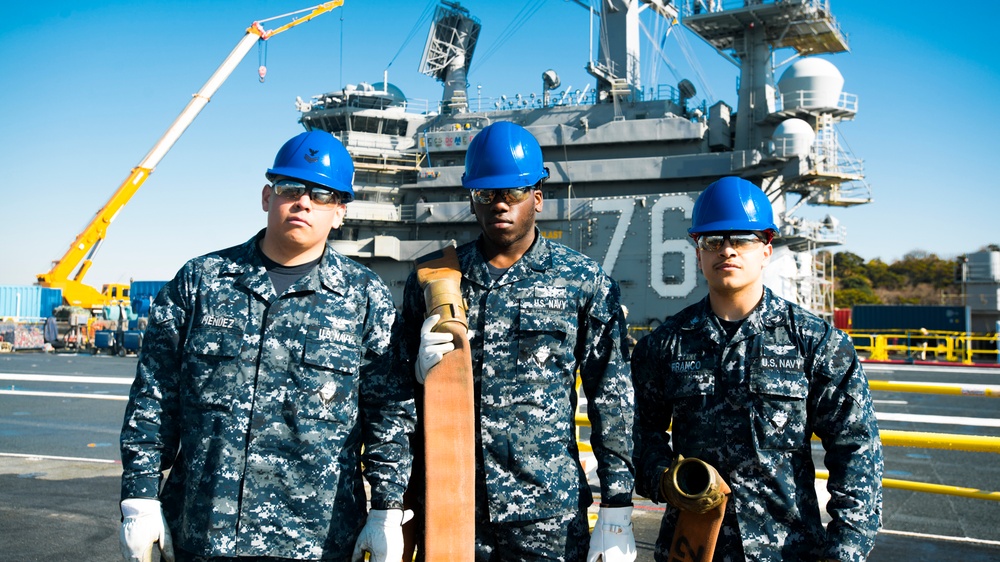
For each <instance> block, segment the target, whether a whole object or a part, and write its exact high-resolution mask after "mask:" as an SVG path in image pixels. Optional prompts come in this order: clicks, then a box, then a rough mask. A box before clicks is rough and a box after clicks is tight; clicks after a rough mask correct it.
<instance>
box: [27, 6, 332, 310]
mask: <svg viewBox="0 0 1000 562" xmlns="http://www.w3.org/2000/svg"><path fill="white" fill-rule="evenodd" d="M343 4H344V0H334V1H333V2H324V3H322V4H319V5H316V6H313V7H311V8H305V9H303V10H299V11H296V12H291V13H288V14H284V15H280V16H275V17H272V18H268V19H265V20H260V21H255V22H253V24H251V25H250V27H249V28H247V31H246V35H244V36H243V39H241V40H240V42H239V43H237V45H236V48H234V49H233V51H232V52H231V53H229V56H228V57H226V60H224V61H223V62H222V64H221V65H220V66H219V68H217V69H216V70H215V73H214V74H212V76H211V77H210V78H209V79H208V82H206V83H205V85H204V86H202V87H201V90H199V91H198V93H196V94H195V95H194V96H193V97H192V98H191V101H190V102H188V104H187V106H186V107H185V108H184V110H183V111H181V113H180V115H178V116H177V118H176V119H175V120H174V122H173V124H171V125H170V128H169V129H167V131H166V132H165V133H164V134H163V136H162V137H160V140H158V141H157V142H156V144H155V145H153V148H152V149H151V150H150V151H149V153H148V154H146V157H145V158H143V159H142V161H141V162H139V165H138V166H136V167H135V168H132V172H131V173H130V174H129V175H128V177H127V178H125V181H124V182H122V184H121V185H120V186H119V187H118V189H117V190H116V191H115V192H114V194H113V195H112V196H111V198H110V199H108V202H107V203H105V204H104V206H103V207H101V210H99V211H98V212H97V214H96V215H95V216H94V218H93V219H92V220H91V221H90V223H89V224H88V225H87V226H86V228H84V229H83V231H82V232H80V234H79V235H77V237H76V240H74V241H73V244H72V245H70V247H69V249H68V250H66V253H65V254H63V256H62V257H61V258H60V259H58V260H56V261H54V262H52V269H50V270H49V271H48V272H47V273H41V274H39V275H38V276H37V284H38V285H40V286H42V287H53V288H59V289H62V296H63V302H64V303H65V304H67V305H70V306H79V307H81V308H85V309H88V310H92V309H95V308H100V307H103V306H107V305H110V304H112V303H115V302H119V301H126V302H127V301H128V288H129V286H128V285H127V284H108V285H104V286H103V287H102V290H100V291H99V290H97V289H96V288H94V287H91V286H90V285H86V284H84V282H83V277H84V275H86V274H87V270H89V269H90V266H91V265H92V264H93V259H94V256H95V255H96V254H97V250H98V249H100V247H101V244H102V243H103V241H104V238H105V237H106V236H107V232H108V227H109V226H110V225H111V222H112V221H114V220H115V217H116V216H118V213H119V212H120V211H121V210H122V208H123V207H124V206H125V204H126V203H128V201H129V200H130V199H131V198H132V196H133V195H135V193H136V191H138V190H139V187H141V186H142V184H143V183H144V182H145V181H146V179H147V178H148V177H149V175H150V174H152V173H153V170H154V169H156V165H157V164H159V162H160V160H162V159H163V157H164V156H165V155H166V153H167V152H168V151H169V150H170V148H171V147H172V146H173V145H174V143H175V142H177V139H178V138H180V136H181V134H183V133H184V131H185V130H186V129H187V128H188V126H189V125H190V124H191V122H192V121H193V120H194V118H195V117H197V116H198V113H200V112H201V110H202V109H203V108H204V107H205V105H207V104H208V102H209V100H210V99H211V98H212V95H214V94H215V92H216V90H218V89H219V87H220V86H222V83H223V82H225V81H226V79H227V78H229V75H230V74H232V73H233V71H234V70H235V69H236V67H237V65H239V63H240V62H241V61H242V60H243V58H244V57H245V56H246V55H247V53H249V52H250V49H251V48H252V47H253V46H254V44H255V43H257V42H258V41H265V40H267V39H270V38H271V37H273V36H275V35H277V34H279V33H281V32H282V31H286V30H288V29H291V28H292V27H295V26H296V25H299V24H301V23H305V22H307V21H309V20H311V19H313V18H315V17H316V16H319V15H321V14H324V13H326V12H329V11H331V10H333V9H335V8H338V7H340V6H342V5H343ZM305 12H308V13H307V14H305V15H303V16H300V17H297V18H295V19H293V20H291V21H289V22H288V23H286V24H284V25H282V26H280V27H277V28H275V29H273V30H270V31H266V30H265V29H264V26H263V24H264V23H266V22H269V21H273V20H277V19H284V18H289V17H292V16H297V15H299V14H303V13H305ZM261 78H262V79H263V73H262V75H261ZM74 272H75V273H74Z"/></svg>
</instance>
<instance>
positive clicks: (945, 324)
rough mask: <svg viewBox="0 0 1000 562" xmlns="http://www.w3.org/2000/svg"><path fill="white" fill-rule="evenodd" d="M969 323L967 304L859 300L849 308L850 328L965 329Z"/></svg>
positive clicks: (968, 328) (949, 330) (948, 330)
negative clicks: (891, 303) (943, 304)
mask: <svg viewBox="0 0 1000 562" xmlns="http://www.w3.org/2000/svg"><path fill="white" fill-rule="evenodd" d="M971 326H972V321H971V314H970V312H969V307H967V306H924V305H882V304H862V305H857V306H855V307H854V308H852V309H851V329H852V330H854V331H855V332H858V331H865V330H919V329H921V328H924V329H927V330H931V331H940V332H968V331H970V329H971Z"/></svg>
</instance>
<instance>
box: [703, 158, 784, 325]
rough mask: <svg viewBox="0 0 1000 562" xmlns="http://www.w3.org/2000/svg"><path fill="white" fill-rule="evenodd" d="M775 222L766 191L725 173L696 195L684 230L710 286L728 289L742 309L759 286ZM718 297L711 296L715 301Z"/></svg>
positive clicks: (750, 302)
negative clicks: (692, 243)
mask: <svg viewBox="0 0 1000 562" xmlns="http://www.w3.org/2000/svg"><path fill="white" fill-rule="evenodd" d="M777 231H778V227H777V226H776V225H775V224H774V211H773V210H772V208H771V202H770V200H768V198H767V195H766V194H765V193H764V191H763V190H761V189H760V188H759V187H757V186H756V185H754V184H752V183H750V182H749V181H747V180H745V179H742V178H737V177H724V178H722V179H720V180H718V181H716V182H715V183H713V184H711V185H709V186H708V187H707V188H705V190H704V191H702V192H701V194H700V195H699V196H698V199H697V200H696V201H695V204H694V211H693V212H692V216H691V228H689V229H688V233H689V234H690V235H691V238H692V239H694V241H695V245H696V246H697V248H698V265H699V267H700V268H701V271H702V273H703V274H704V275H705V279H706V281H708V286H709V290H710V291H713V290H716V291H722V292H725V293H726V294H727V299H726V300H727V301H730V300H732V301H733V303H734V304H735V303H736V302H738V303H739V304H738V306H739V307H740V308H741V310H742V309H746V311H749V309H751V308H753V307H754V306H755V305H756V304H757V301H759V300H760V296H761V293H762V291H763V287H764V282H763V278H762V275H763V271H764V268H765V267H766V266H767V264H768V262H769V261H770V258H771V253H772V251H773V248H772V246H771V241H772V240H773V239H774V235H775V233H776V232H777ZM721 300H722V299H719V298H716V299H713V304H716V302H718V301H721Z"/></svg>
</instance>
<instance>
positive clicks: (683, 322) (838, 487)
mask: <svg viewBox="0 0 1000 562" xmlns="http://www.w3.org/2000/svg"><path fill="white" fill-rule="evenodd" d="M726 340H727V336H726V333H725V332H724V331H723V329H722V327H721V325H720V324H719V321H718V319H717V318H716V316H715V315H714V314H713V313H712V311H711V308H710V306H709V303H708V298H706V299H704V300H702V301H701V302H700V303H697V304H694V305H692V306H689V307H688V308H686V309H684V310H683V311H681V312H680V313H679V314H677V315H676V316H673V317H671V318H668V319H667V320H666V321H665V322H664V324H663V325H661V326H660V327H659V328H657V329H656V330H655V331H654V332H653V333H652V334H650V335H649V336H646V337H645V338H643V339H642V340H641V341H640V342H639V344H638V345H637V346H636V349H635V353H634V354H633V356H632V372H633V377H634V380H635V385H636V396H637V415H636V417H637V425H636V434H635V440H636V446H635V454H636V469H637V472H638V484H637V486H638V492H639V493H640V494H641V495H643V496H645V497H648V498H650V499H652V500H653V501H656V502H660V501H663V498H662V497H660V493H659V490H658V485H659V480H660V474H661V473H662V472H663V470H664V469H666V468H667V467H669V465H670V462H671V459H672V458H673V457H674V455H675V454H678V453H679V454H682V455H684V456H685V457H696V458H699V459H702V460H704V461H706V462H708V463H709V464H711V465H713V466H715V467H716V468H717V469H718V470H719V472H720V474H721V475H722V477H723V479H725V480H726V482H728V483H729V485H730V487H731V488H732V490H733V495H732V497H731V498H730V501H729V504H728V506H727V508H726V515H725V519H724V522H723V528H722V532H721V533H720V535H719V541H718V545H717V547H716V555H715V559H716V560H726V561H729V560H743V559H744V558H745V559H746V560H752V561H758V560H773V561H780V560H814V559H817V558H821V557H829V558H832V559H836V560H842V561H845V562H846V561H861V560H864V559H865V558H866V556H867V555H868V552H869V551H870V550H871V548H872V546H873V543H874V540H875V534H876V532H877V531H878V529H879V527H880V524H881V510H882V489H881V482H882V445H881V441H880V440H879V434H878V426H877V424H876V421H875V412H874V410H873V409H872V399H871V395H870V393H869V390H868V380H867V378H866V377H865V373H864V370H863V369H862V368H861V363H860V362H859V361H858V356H857V353H856V352H855V350H854V347H853V345H852V344H851V342H850V340H849V339H848V337H847V336H846V335H845V334H844V333H843V332H841V331H839V330H836V329H835V328H833V327H832V326H830V324H828V323H827V322H825V321H823V320H821V319H819V318H818V317H816V316H813V315H812V314H810V313H808V312H806V311H805V310H803V309H801V308H799V307H797V306H795V305H793V304H791V303H789V302H787V301H785V300H783V299H781V298H778V297H776V296H774V294H773V293H772V292H771V291H770V290H769V289H766V288H765V289H764V298H763V300H762V301H761V303H760V304H759V305H758V306H757V308H756V309H755V310H754V311H753V312H752V313H751V314H750V316H749V317H748V318H747V319H746V321H745V322H743V324H742V325H741V326H740V328H739V330H738V331H737V332H736V334H734V335H733V338H732V340H731V341H729V342H727V341H726ZM671 421H673V429H672V432H671V433H670V434H669V435H668V433H667V428H668V427H670V423H671ZM813 434H816V435H817V436H818V437H819V438H820V439H821V441H822V444H823V447H824V448H825V450H826V456H825V464H826V467H827V469H828V470H829V472H830V479H829V490H830V493H831V495H832V496H833V498H832V500H830V502H829V503H828V504H827V506H826V508H827V511H828V512H829V514H830V515H831V516H832V517H833V520H832V521H831V522H830V523H829V525H828V526H827V528H826V529H824V528H823V525H822V522H821V520H820V509H819V505H818V501H817V497H816V490H815V487H814V483H815V481H814V478H815V476H814V475H815V467H814V465H813V456H812V455H813V453H812V447H811V445H810V438H811V437H812V435H813ZM671 445H673V447H671ZM676 518H677V510H676V509H674V508H673V507H671V506H669V505H668V506H667V511H666V514H665V515H664V524H663V527H662V528H661V534H660V537H659V540H658V541H657V551H658V552H664V553H665V552H666V551H667V550H668V549H669V548H670V544H671V539H672V537H673V528H674V523H675V522H676Z"/></svg>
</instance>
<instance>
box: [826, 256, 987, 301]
mask: <svg viewBox="0 0 1000 562" xmlns="http://www.w3.org/2000/svg"><path fill="white" fill-rule="evenodd" d="M983 250H992V251H1000V245H997V244H991V245H989V246H987V247H985V248H983ZM817 259H821V260H823V262H824V263H827V264H829V263H831V256H830V253H829V252H826V251H821V252H820V253H819V255H818V256H817ZM964 260H965V256H964V255H961V256H958V257H957V258H951V259H944V258H940V257H938V256H937V255H935V254H931V253H927V252H924V251H922V250H915V251H912V252H910V253H908V254H906V255H905V256H903V258H902V259H900V260H898V261H895V262H893V263H891V264H889V263H885V262H884V261H882V260H881V259H879V258H875V259H872V260H869V261H868V262H865V260H864V258H862V257H861V256H859V255H857V254H853V253H851V252H837V253H835V254H833V256H832V263H833V282H834V285H833V287H834V291H833V302H834V305H835V306H836V307H837V308H849V307H852V306H854V305H856V304H918V305H949V306H961V305H962V304H963V302H964V301H963V298H962V296H963V295H962V264H963V262H964Z"/></svg>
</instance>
